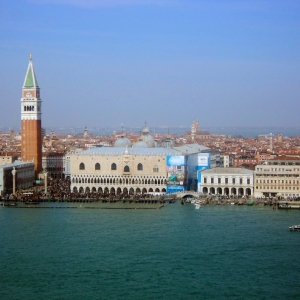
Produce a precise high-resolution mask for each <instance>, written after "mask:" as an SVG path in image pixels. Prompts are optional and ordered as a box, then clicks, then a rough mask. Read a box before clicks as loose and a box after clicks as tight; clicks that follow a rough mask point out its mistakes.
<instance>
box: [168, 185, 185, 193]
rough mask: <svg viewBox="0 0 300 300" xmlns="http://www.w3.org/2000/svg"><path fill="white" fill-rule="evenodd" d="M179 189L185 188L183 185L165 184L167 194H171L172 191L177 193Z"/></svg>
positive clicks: (183, 189)
mask: <svg viewBox="0 0 300 300" xmlns="http://www.w3.org/2000/svg"><path fill="white" fill-rule="evenodd" d="M181 191H185V188H184V186H175V185H173V186H167V190H166V193H167V194H172V193H178V192H181Z"/></svg>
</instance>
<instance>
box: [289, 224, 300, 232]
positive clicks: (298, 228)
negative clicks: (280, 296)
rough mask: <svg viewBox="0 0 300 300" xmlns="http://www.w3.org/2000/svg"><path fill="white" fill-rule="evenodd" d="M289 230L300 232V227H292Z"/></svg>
mask: <svg viewBox="0 0 300 300" xmlns="http://www.w3.org/2000/svg"><path fill="white" fill-rule="evenodd" d="M289 229H290V230H291V231H296V230H300V225H293V226H290V227H289Z"/></svg>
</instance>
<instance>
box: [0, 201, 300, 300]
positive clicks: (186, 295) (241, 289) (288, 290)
mask: <svg viewBox="0 0 300 300" xmlns="http://www.w3.org/2000/svg"><path fill="white" fill-rule="evenodd" d="M96 205H98V206H101V205H102V204H93V205H92V206H96ZM110 205H111V206H112V205H114V204H110ZM130 205H133V204H130ZM43 206H45V204H43ZM85 206H87V205H85ZM106 206H107V205H106ZM124 206H125V207H129V204H124ZM141 207H146V204H143V205H141ZM297 223H300V211H280V210H279V211H278V210H273V209H271V208H269V207H263V206H254V207H247V206H233V205H227V206H221V207H220V206H203V207H201V209H200V210H195V209H194V206H193V205H192V204H186V205H184V206H181V205H180V204H179V203H176V204H170V205H166V206H165V207H164V208H163V209H160V210H139V209H136V210H104V209H85V208H80V207H79V208H77V209H14V208H5V207H4V208H3V207H1V208H0V225H1V231H0V242H1V245H0V249H1V250H0V276H1V278H0V279H1V280H0V287H1V289H0V299H2V300H4V299H299V298H300V287H299V274H300V264H299V263H300V255H299V245H300V232H289V231H288V226H290V225H292V224H297Z"/></svg>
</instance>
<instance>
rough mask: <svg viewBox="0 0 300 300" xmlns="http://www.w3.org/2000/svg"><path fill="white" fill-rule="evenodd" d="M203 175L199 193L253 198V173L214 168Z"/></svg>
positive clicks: (242, 170) (243, 170) (245, 170)
mask: <svg viewBox="0 0 300 300" xmlns="http://www.w3.org/2000/svg"><path fill="white" fill-rule="evenodd" d="M199 172H200V173H201V176H200V182H199V189H198V192H200V193H204V194H211V195H228V196H244V195H248V196H253V193H254V190H253V173H254V172H253V171H251V170H248V169H243V168H214V169H207V170H203V171H199Z"/></svg>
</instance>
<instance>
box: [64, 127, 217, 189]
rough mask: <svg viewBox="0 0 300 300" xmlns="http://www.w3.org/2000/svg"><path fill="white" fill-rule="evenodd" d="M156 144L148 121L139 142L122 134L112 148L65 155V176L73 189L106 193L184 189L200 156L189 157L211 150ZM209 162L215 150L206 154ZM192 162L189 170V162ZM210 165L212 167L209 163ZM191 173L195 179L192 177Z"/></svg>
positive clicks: (195, 146)
mask: <svg viewBox="0 0 300 300" xmlns="http://www.w3.org/2000/svg"><path fill="white" fill-rule="evenodd" d="M166 142H167V144H168V147H157V145H156V143H155V141H154V139H153V137H152V136H151V135H150V134H149V129H148V127H147V125H146V124H145V127H144V128H143V130H142V132H141V136H140V138H139V140H138V141H137V142H136V143H131V141H130V140H129V139H128V138H127V137H126V136H125V134H124V132H123V128H122V133H121V135H120V136H119V138H118V139H117V140H116V141H115V143H114V146H113V147H97V148H91V149H88V150H84V151H77V152H75V153H70V154H68V155H66V156H65V158H66V159H65V176H66V177H69V178H70V180H71V190H72V191H73V192H80V193H90V192H99V193H105V194H116V195H120V194H131V195H132V194H164V193H173V192H178V191H183V190H185V189H187V188H188V187H189V186H190V185H191V184H190V182H191V181H192V180H193V182H195V184H197V174H196V173H195V172H193V170H194V169H195V170H196V167H197V165H198V161H199V159H198V158H197V159H191V160H189V159H188V158H189V156H192V155H195V154H196V153H200V152H204V151H206V152H207V151H209V150H210V149H209V148H207V147H203V146H201V145H198V144H191V145H185V146H181V147H172V143H171V140H170V139H169V140H167V141H166ZM205 155H206V156H205V157H206V158H207V161H209V163H210V164H209V165H211V166H215V164H214V163H213V153H210V154H205ZM188 161H190V165H191V166H190V169H189V167H188V164H187V162H188ZM207 167H209V166H207ZM191 176H193V177H195V178H192V179H191V178H190V177H191Z"/></svg>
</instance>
